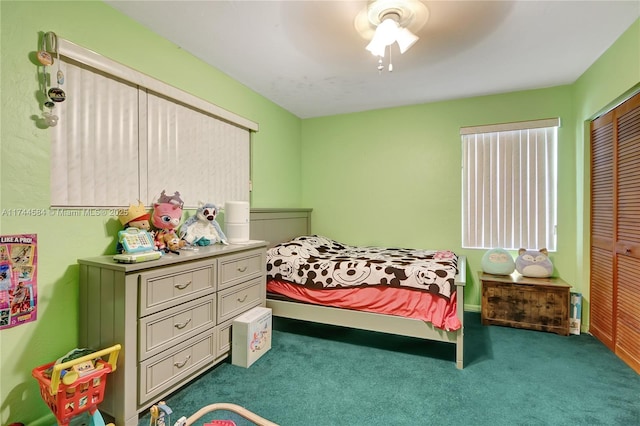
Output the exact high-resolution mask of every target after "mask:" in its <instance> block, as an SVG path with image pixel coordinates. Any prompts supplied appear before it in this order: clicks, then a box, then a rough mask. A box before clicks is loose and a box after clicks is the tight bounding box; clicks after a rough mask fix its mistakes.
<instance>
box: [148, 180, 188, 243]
mask: <svg viewBox="0 0 640 426" xmlns="http://www.w3.org/2000/svg"><path fill="white" fill-rule="evenodd" d="M183 205H184V202H183V201H182V199H181V198H180V193H179V192H177V191H176V192H175V193H174V194H173V195H171V196H168V195H166V194H165V192H164V191H162V194H160V198H158V202H157V203H155V204H154V205H153V215H152V216H151V223H153V226H154V227H155V228H156V231H155V244H156V249H158V250H164V251H165V252H167V253H168V252H172V253H176V254H179V252H178V249H179V248H181V247H184V245H185V244H184V241H182V242H180V238H179V237H178V235H177V234H176V229H178V226H179V225H180V221H181V220H182V206H183Z"/></svg>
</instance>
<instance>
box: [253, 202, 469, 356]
mask: <svg viewBox="0 0 640 426" xmlns="http://www.w3.org/2000/svg"><path fill="white" fill-rule="evenodd" d="M310 218H311V210H310V209H252V210H251V238H252V239H261V240H266V241H268V242H269V252H268V255H267V258H269V261H268V264H267V269H268V270H267V275H268V277H269V279H268V282H267V288H268V293H267V307H269V308H271V309H272V310H273V315H274V316H276V317H283V318H290V319H296V320H303V321H311V322H317V323H322V324H331V325H337V326H343V327H350V328H356V329H362V330H369V331H376V332H383V333H390V334H396V335H401V336H409V337H416V338H421V339H426V340H433V341H438V342H447V343H451V344H454V345H455V346H456V351H455V352H456V355H455V362H456V367H457V368H458V369H462V368H463V367H464V360H463V354H464V345H463V343H464V315H463V314H464V286H465V282H466V279H465V278H466V258H465V257H464V256H457V255H455V254H454V253H452V252H449V251H446V250H445V251H436V250H434V251H429V250H421V251H418V253H416V251H410V250H407V249H390V248H380V247H373V248H363V247H353V246H348V245H346V244H343V243H341V242H337V241H334V240H332V239H330V238H328V237H326V236H317V235H312V234H311V233H310V229H311V226H310ZM307 243H309V244H311V246H309V245H307ZM336 245H337V246H336ZM338 246H345V247H346V252H349V253H350V254H352V255H355V257H354V258H353V259H359V260H360V261H362V260H363V259H367V260H366V261H367V262H369V264H370V263H371V261H372V260H373V261H374V262H376V261H380V263H382V262H383V259H384V258H385V256H387V255H391V256H392V257H393V256H394V255H395V256H396V257H397V258H398V259H399V260H400V263H408V260H407V257H410V258H412V259H411V260H415V259H414V258H420V260H419V262H421V261H424V262H423V263H436V264H437V265H438V268H440V270H439V271H437V272H433V271H432V272H425V273H421V272H419V273H415V270H414V271H413V273H412V274H411V275H414V276H416V275H417V276H421V275H425V274H426V275H429V276H430V278H429V279H428V280H426V281H425V279H423V280H421V281H420V280H419V282H415V281H411V280H406V279H398V278H399V277H401V278H406V276H407V275H409V274H403V272H398V271H395V270H394V268H391V270H392V271H391V272H389V268H388V267H385V268H382V269H383V270H384V269H386V272H381V273H380V274H379V276H377V277H376V276H374V275H375V274H373V273H369V275H368V280H369V281H364V284H362V282H356V281H355V280H353V282H351V281H352V278H353V277H354V276H356V275H359V274H360V275H362V274H361V273H362V270H361V269H358V267H357V265H356V266H354V265H355V264H356V262H355V261H354V260H353V259H346V258H341V256H343V254H342V253H341V252H339V249H340V247H338ZM369 249H373V251H372V252H371V250H369ZM360 250H366V251H365V252H362V251H360ZM292 252H302V253H303V256H302V257H307V258H311V259H312V262H315V264H313V263H312V265H311V266H310V265H309V264H306V266H302V268H299V269H295V268H293V267H292V264H297V263H299V262H301V261H300V260H293V259H294V258H293V257H290V255H291V253H292ZM310 253H312V254H311V255H310ZM319 253H320V256H318V254H319ZM296 254H297V253H296ZM423 255H424V256H425V257H426V259H423V258H422V257H423ZM336 256H337V257H338V258H339V259H338V260H342V266H329V260H330V259H328V258H329V257H336ZM366 256H370V257H366ZM398 259H396V260H398ZM387 260H388V259H387ZM405 261H406V262H405ZM345 265H348V266H352V268H351V269H350V270H349V271H348V270H347V269H348V268H345ZM297 266H300V265H297ZM387 266H388V265H387ZM419 266H420V267H427V266H426V265H419ZM413 267H414V268H415V267H417V266H415V265H414V266H413ZM336 268H338V271H337V272H336ZM340 268H342V269H341V270H340ZM300 269H302V270H305V269H306V271H307V272H306V273H303V272H301V271H300ZM370 269H374V268H370ZM309 270H313V271H314V272H312V274H311V276H310V275H309V273H308V272H309ZM369 272H371V271H369ZM341 274H342V277H340V275H341ZM321 275H324V276H325V278H324V279H320V276H321ZM365 275H366V274H365ZM436 275H437V277H436ZM327 276H328V277H331V279H326V277H327ZM378 280H380V281H382V282H384V283H385V284H387V285H384V286H376V285H373V283H374V282H377V281H378ZM385 280H386V281H385ZM296 281H298V282H296ZM302 284H309V285H302ZM328 287H329V288H333V289H334V290H332V292H331V293H330V294H329V295H327V291H326V289H327V288H328ZM351 292H353V293H354V294H358V295H357V296H356V295H351ZM336 293H340V294H341V295H340V296H334V295H335V294H336ZM360 293H367V295H366V296H364V299H365V300H366V303H362V306H358V307H354V305H353V301H354V300H356V303H361V302H358V301H359V300H362V296H360V295H359V294H360ZM345 294H346V296H345ZM371 298H376V299H375V300H374V301H373V302H371ZM401 298H407V300H412V301H413V302H412V303H413V304H414V305H415V304H416V300H420V301H419V303H417V304H418V305H420V306H428V307H429V308H428V309H427V310H426V311H427V312H426V313H425V309H420V310H417V309H407V308H406V305H405V304H404V303H401V302H399V301H400V299H401ZM418 298H419V299H418ZM388 302H395V304H396V305H397V306H395V307H393V309H392V311H388V310H387V309H388V305H389V304H390V303H388ZM391 304H393V303H391ZM331 305H333V306H331ZM372 306H373V307H372ZM403 306H405V307H403ZM398 308H399V309H400V311H398V310H397V309H398ZM403 309H404V311H403Z"/></svg>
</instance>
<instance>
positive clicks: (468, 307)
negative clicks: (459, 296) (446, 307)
mask: <svg viewBox="0 0 640 426" xmlns="http://www.w3.org/2000/svg"><path fill="white" fill-rule="evenodd" d="M464 310H465V311H468V312H481V310H482V309H481V307H480V305H464Z"/></svg>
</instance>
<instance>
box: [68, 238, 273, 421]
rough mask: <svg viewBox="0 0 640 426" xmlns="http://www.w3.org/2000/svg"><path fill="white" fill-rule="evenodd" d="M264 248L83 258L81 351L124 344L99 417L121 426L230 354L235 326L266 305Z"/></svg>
mask: <svg viewBox="0 0 640 426" xmlns="http://www.w3.org/2000/svg"><path fill="white" fill-rule="evenodd" d="M265 255H266V242H263V241H252V242H250V243H248V244H242V245H240V244H231V245H220V244H216V245H213V246H208V247H200V248H198V249H197V250H194V251H191V250H181V251H180V254H179V255H177V254H167V255H165V256H163V257H162V258H161V259H159V260H154V261H149V262H143V263H138V264H121V263H116V262H114V261H113V259H112V256H99V257H92V258H85V259H79V260H78V263H79V269H80V318H79V321H80V345H81V346H82V347H88V348H95V349H101V348H105V347H108V346H111V345H113V344H116V343H120V344H121V345H122V350H121V352H120V357H119V359H118V365H117V369H116V371H115V372H113V373H111V374H110V375H109V377H108V380H107V389H106V393H105V398H104V402H103V403H102V404H100V410H101V412H103V413H106V414H108V415H110V416H111V417H113V418H114V420H115V423H116V424H118V425H123V426H134V425H137V424H138V415H139V413H140V412H142V411H144V410H146V409H147V408H149V407H150V406H151V405H152V404H154V403H157V402H158V401H160V400H161V399H162V398H163V397H164V396H166V395H168V394H169V393H171V392H173V391H175V390H177V389H178V388H179V387H181V386H183V385H184V384H186V383H188V382H189V381H191V380H193V379H194V378H196V377H197V376H198V375H200V374H202V373H204V372H205V371H206V370H208V369H209V368H211V367H213V366H214V365H216V364H218V363H220V362H221V361H223V360H224V359H226V358H227V357H228V356H229V355H230V349H231V324H232V323H233V319H234V318H236V317H237V316H239V315H241V314H242V313H244V312H246V311H248V310H249V309H251V308H253V307H255V306H264V304H265V298H266V277H265V274H266V271H265V267H266V260H265Z"/></svg>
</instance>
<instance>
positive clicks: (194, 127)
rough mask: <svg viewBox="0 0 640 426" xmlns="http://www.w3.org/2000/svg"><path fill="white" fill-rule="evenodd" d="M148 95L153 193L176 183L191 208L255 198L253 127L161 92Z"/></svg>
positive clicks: (149, 182) (150, 187)
mask: <svg viewBox="0 0 640 426" xmlns="http://www.w3.org/2000/svg"><path fill="white" fill-rule="evenodd" d="M147 100H148V102H147V111H148V113H149V117H148V123H149V125H148V128H147V129H148V135H147V141H148V142H147V150H148V154H147V158H148V159H149V166H148V174H147V175H148V184H147V187H148V196H150V197H156V198H157V196H158V195H160V193H161V192H162V190H164V189H167V190H168V191H171V193H173V191H174V190H173V189H169V186H170V187H171V188H175V189H176V190H179V191H180V195H181V198H182V199H183V200H184V201H185V206H187V205H188V206H190V207H197V203H198V201H202V202H211V203H214V204H215V205H217V206H219V207H223V206H224V203H225V201H230V200H237V201H249V132H248V131H246V130H244V129H240V128H239V127H236V126H233V125H231V124H228V123H226V122H224V121H220V120H215V119H212V118H211V117H210V116H209V115H207V114H205V113H203V112H200V111H198V110H195V109H192V108H189V107H186V106H183V105H180V104H177V103H175V102H173V101H172V100H168V99H165V98H163V97H162V96H159V95H157V94H153V93H149V94H148V98H147ZM167 159H168V160H169V162H167Z"/></svg>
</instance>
